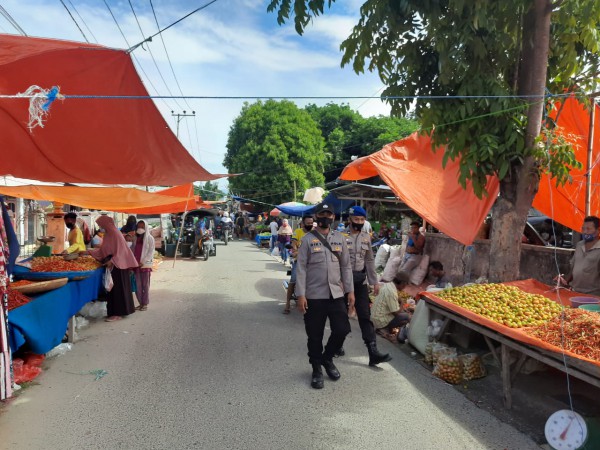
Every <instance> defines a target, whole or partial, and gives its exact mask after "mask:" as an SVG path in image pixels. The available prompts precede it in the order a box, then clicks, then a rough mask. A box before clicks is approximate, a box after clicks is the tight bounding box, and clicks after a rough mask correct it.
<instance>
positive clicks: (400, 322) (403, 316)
mask: <svg viewBox="0 0 600 450" xmlns="http://www.w3.org/2000/svg"><path fill="white" fill-rule="evenodd" d="M408 322H410V315H408V314H407V313H400V314H398V315H397V316H396V317H394V318H393V319H392V320H391V321H390V323H388V324H387V327H386V328H387V329H388V331H389V330H391V329H392V328H401V327H403V326H404V325H406V324H407V323H408Z"/></svg>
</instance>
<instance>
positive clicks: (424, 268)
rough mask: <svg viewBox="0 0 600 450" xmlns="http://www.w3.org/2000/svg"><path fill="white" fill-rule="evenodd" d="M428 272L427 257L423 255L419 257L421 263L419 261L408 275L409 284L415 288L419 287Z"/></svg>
mask: <svg viewBox="0 0 600 450" xmlns="http://www.w3.org/2000/svg"><path fill="white" fill-rule="evenodd" d="M428 270H429V255H423V256H422V257H421V261H419V265H418V266H417V267H415V268H414V269H413V270H412V272H411V273H410V283H411V284H414V285H416V286H418V285H420V284H421V283H422V282H423V280H425V277H426V276H427V272H428Z"/></svg>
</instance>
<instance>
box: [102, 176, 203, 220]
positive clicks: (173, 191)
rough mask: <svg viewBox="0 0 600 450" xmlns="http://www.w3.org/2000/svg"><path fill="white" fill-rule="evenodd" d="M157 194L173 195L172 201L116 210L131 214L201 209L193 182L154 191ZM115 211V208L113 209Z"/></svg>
mask: <svg viewBox="0 0 600 450" xmlns="http://www.w3.org/2000/svg"><path fill="white" fill-rule="evenodd" d="M154 194H155V195H161V196H163V197H172V198H171V199H170V203H167V204H162V205H156V206H145V207H142V208H128V209H127V210H126V211H125V210H114V211H117V212H127V213H130V214H167V213H176V212H183V211H189V210H192V209H199V206H198V199H197V198H196V197H197V196H194V186H193V185H192V183H187V184H183V185H181V186H175V187H172V188H169V189H164V190H162V191H158V192H154ZM111 211H113V210H111Z"/></svg>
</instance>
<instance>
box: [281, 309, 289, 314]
mask: <svg viewBox="0 0 600 450" xmlns="http://www.w3.org/2000/svg"><path fill="white" fill-rule="evenodd" d="M290 312H291V310H290V309H289V308H285V309H284V310H283V311H282V314H289V313H290Z"/></svg>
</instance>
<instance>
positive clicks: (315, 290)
mask: <svg viewBox="0 0 600 450" xmlns="http://www.w3.org/2000/svg"><path fill="white" fill-rule="evenodd" d="M315 214H316V223H317V228H316V229H315V230H313V231H312V232H310V233H307V234H306V235H305V236H304V237H303V238H302V241H301V245H300V248H299V249H298V259H297V266H296V295H297V297H298V302H297V303H298V309H299V310H300V312H302V313H303V314H304V326H305V328H306V335H307V337H308V358H309V362H310V364H312V369H313V372H312V380H311V386H312V387H313V388H315V389H322V388H323V371H322V369H321V366H323V367H324V368H325V372H327V376H329V378H330V379H332V380H334V381H336V380H338V379H339V378H340V372H339V371H338V369H337V367H335V365H334V364H333V356H334V354H335V353H336V351H337V350H338V349H339V348H341V347H342V346H343V345H344V339H346V335H347V334H348V333H349V332H350V321H349V320H348V313H353V312H354V285H353V282H352V268H351V266H350V253H349V251H348V247H347V246H346V239H345V238H344V236H343V235H342V233H340V232H339V231H334V230H331V224H332V223H333V219H334V218H335V213H334V211H333V208H332V207H331V205H328V204H325V203H321V204H319V205H317V206H316V207H315ZM344 296H347V302H348V303H347V304H346V298H345V297H344ZM327 318H329V325H330V327H331V335H330V336H329V339H328V341H327V345H325V350H324V351H323V335H324V333H325V323H326V322H327Z"/></svg>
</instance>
